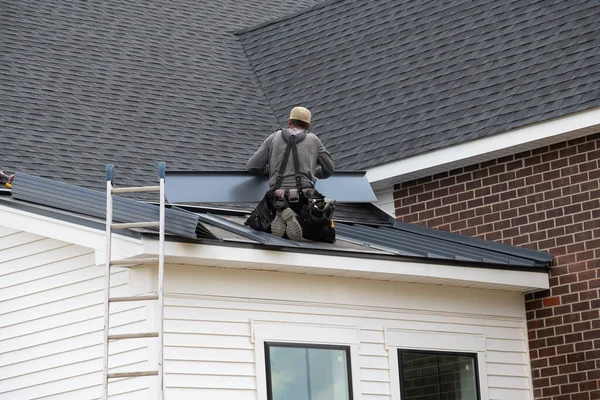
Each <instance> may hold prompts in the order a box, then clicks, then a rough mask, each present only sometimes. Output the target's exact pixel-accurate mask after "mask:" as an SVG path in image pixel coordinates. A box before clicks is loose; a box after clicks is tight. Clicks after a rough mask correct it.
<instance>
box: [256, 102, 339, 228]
mask: <svg viewBox="0 0 600 400" xmlns="http://www.w3.org/2000/svg"><path fill="white" fill-rule="evenodd" d="M310 123H311V113H310V111H309V110H308V109H306V108H304V107H294V108H292V110H291V112H290V116H289V119H288V128H286V129H281V130H277V131H276V132H274V133H273V134H271V135H270V136H269V137H268V138H266V139H265V141H264V142H263V143H262V145H261V146H260V148H259V149H258V150H257V151H256V153H254V155H253V156H252V157H250V159H249V160H248V163H247V164H246V168H247V169H248V171H250V172H255V173H267V174H268V175H269V188H270V190H269V192H270V194H271V201H272V203H273V206H274V207H275V208H276V209H277V212H276V216H275V219H274V220H273V221H272V223H271V227H270V228H271V232H272V233H273V234H274V235H276V236H279V237H283V236H284V235H287V237H288V238H289V239H292V240H300V239H301V238H302V233H303V232H302V225H301V224H300V223H299V221H298V215H299V214H300V213H301V212H302V207H303V206H305V205H307V204H308V203H309V201H310V200H311V199H313V200H314V199H315V198H316V197H321V198H322V197H323V196H322V195H321V194H320V193H318V192H317V191H316V190H315V189H314V187H315V182H316V180H317V178H318V179H326V178H328V177H330V176H331V175H332V174H333V172H334V171H335V166H334V163H333V158H332V157H331V154H329V152H328V151H327V150H326V149H325V146H323V144H322V143H321V141H320V140H319V138H318V137H317V136H316V135H315V134H313V133H311V132H309V131H308V129H309V128H310ZM288 160H289V162H288ZM251 226H252V225H251ZM334 236H335V234H334Z"/></svg>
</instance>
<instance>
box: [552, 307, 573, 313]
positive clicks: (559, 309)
mask: <svg viewBox="0 0 600 400" xmlns="http://www.w3.org/2000/svg"><path fill="white" fill-rule="evenodd" d="M553 311H554V315H562V314H568V313H570V312H571V305H570V304H567V305H564V306H559V307H554V309H553Z"/></svg>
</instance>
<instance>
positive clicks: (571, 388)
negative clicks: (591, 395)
mask: <svg viewBox="0 0 600 400" xmlns="http://www.w3.org/2000/svg"><path fill="white" fill-rule="evenodd" d="M577 390H579V386H578V385H577V384H576V383H569V384H568V385H561V387H560V393H561V394H565V393H574V392H576V391H577Z"/></svg>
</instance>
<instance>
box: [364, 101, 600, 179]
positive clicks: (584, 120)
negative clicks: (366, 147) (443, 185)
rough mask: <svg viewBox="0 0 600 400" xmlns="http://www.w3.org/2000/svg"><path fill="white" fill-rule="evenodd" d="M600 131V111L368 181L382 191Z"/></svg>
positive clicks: (439, 153)
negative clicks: (410, 181)
mask: <svg viewBox="0 0 600 400" xmlns="http://www.w3.org/2000/svg"><path fill="white" fill-rule="evenodd" d="M599 131H600V107H598V108H593V109H590V110H587V111H583V112H579V113H576V114H571V115H568V116H565V117H560V118H555V119H552V120H548V121H544V122H540V123H537V124H532V125H528V126H525V127H522V128H518V129H513V130H510V131H507V132H503V133H499V134H496V135H493V136H487V137H484V138H481V139H476V140H472V141H469V142H465V143H460V144H457V145H455V146H449V147H444V148H441V149H438V150H433V151H429V152H427V153H423V154H418V155H415V156H412V157H408V158H404V159H402V160H398V161H393V162H390V163H386V164H382V165H378V166H375V167H372V168H369V169H368V170H367V179H368V180H369V182H370V183H371V186H372V187H373V189H382V188H385V187H389V186H393V185H394V184H397V183H402V182H405V181H408V180H412V179H416V178H422V177H424V176H429V175H433V174H436V173H439V172H444V171H448V170H452V169H455V168H460V167H464V166H467V165H472V164H476V163H479V162H483V161H488V160H492V159H494V158H499V157H504V156H507V155H510V154H514V153H519V152H522V151H526V150H531V149H535V148H538V147H542V146H547V145H550V144H554V143H559V142H563V141H565V140H570V139H575V138H578V137H581V136H586V135H589V134H592V133H596V132H599Z"/></svg>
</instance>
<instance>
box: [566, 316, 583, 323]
mask: <svg viewBox="0 0 600 400" xmlns="http://www.w3.org/2000/svg"><path fill="white" fill-rule="evenodd" d="M579 321H581V315H580V314H569V315H563V323H565V324H572V323H573V322H579Z"/></svg>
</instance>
